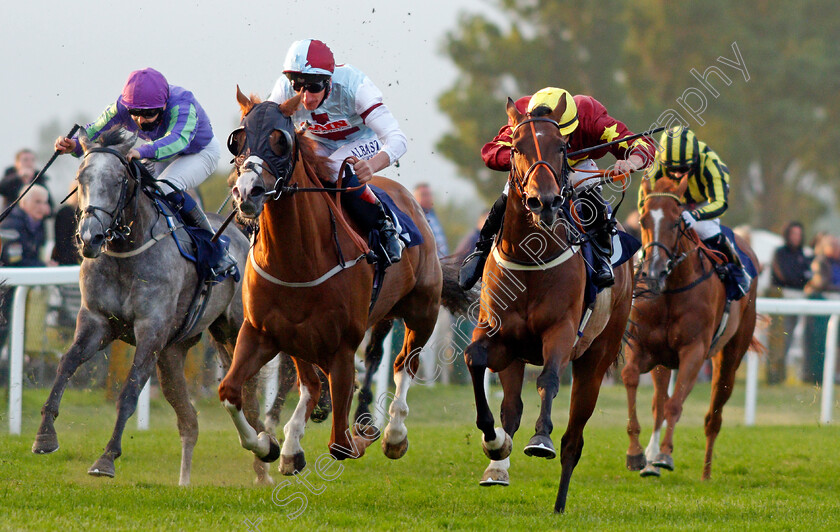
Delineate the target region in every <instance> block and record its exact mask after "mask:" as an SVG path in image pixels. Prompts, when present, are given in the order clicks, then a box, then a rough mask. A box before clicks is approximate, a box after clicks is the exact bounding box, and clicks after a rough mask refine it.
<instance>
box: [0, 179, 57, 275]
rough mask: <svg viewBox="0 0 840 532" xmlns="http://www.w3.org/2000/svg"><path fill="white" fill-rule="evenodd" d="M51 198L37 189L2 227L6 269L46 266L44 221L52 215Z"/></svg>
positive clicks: (12, 213)
mask: <svg viewBox="0 0 840 532" xmlns="http://www.w3.org/2000/svg"><path fill="white" fill-rule="evenodd" d="M48 198H49V193H48V192H47V189H45V188H44V187H42V186H41V185H35V186H34V187H32V190H30V191H29V193H28V194H27V195H26V196H24V197H23V199H21V200H20V203H19V204H18V205H17V207H15V208H14V209H12V212H11V213H10V214H9V217H8V218H6V219H5V220H3V223H2V224H0V233H2V236H3V250H2V252H0V261H2V263H3V265H4V266H45V264H44V263H43V261H41V257H40V253H41V248H43V247H44V244H45V243H46V240H47V236H46V231H45V227H44V218H46V217H47V216H49V214H50V205H49V202H48V201H49V199H48Z"/></svg>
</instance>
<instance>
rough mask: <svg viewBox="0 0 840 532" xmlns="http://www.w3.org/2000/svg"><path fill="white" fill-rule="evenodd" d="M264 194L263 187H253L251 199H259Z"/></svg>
mask: <svg viewBox="0 0 840 532" xmlns="http://www.w3.org/2000/svg"><path fill="white" fill-rule="evenodd" d="M263 194H265V187H261V186H259V185H257V186H255V187H254V188H252V189H251V197H252V198H259V197H262V196H263Z"/></svg>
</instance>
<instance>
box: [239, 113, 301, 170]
mask: <svg viewBox="0 0 840 532" xmlns="http://www.w3.org/2000/svg"><path fill="white" fill-rule="evenodd" d="M242 130H244V131H245V146H238V145H237V142H236V140H235V139H234V136H235V135H236V133H237V132H239V131H242ZM274 131H279V132H280V133H281V134H282V136H283V138H284V139H285V140H284V143H285V148H286V149H284V150H281V151H282V154H281V155H277V154H276V153H274V150H272V149H271V133H272V132H274ZM294 131H295V130H294V126H293V125H292V119H291V118H289V117H288V116H285V115H284V114H283V113H281V112H280V109H279V108H278V106H277V104H276V103H273V102H262V103H259V104H257V105H255V106H254V108H253V109H252V110H251V111H250V112H249V113H248V114H247V115H245V116H244V117H243V118H242V122H241V125H240V127H239V128H237V129H235V130H234V131H233V132H232V133H231V134H230V136H229V137H228V142H227V144H228V149H229V150H230V152H231V153H232V154H233V155H235V156H239V155H241V154H250V155H256V156H257V157H259V158H260V159H262V160H263V161H264V162H265V163H266V164H267V165H268V167H269V168H270V169H271V172H272V173H273V174H274V177H275V178H276V179H278V180H281V179H284V178H286V177H288V176H290V175H291V173H292V170H293V169H294V164H295V152H296V151H297V150H296V148H297V145H296V143H295V133H294Z"/></svg>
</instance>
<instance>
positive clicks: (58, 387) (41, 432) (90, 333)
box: [32, 309, 113, 454]
mask: <svg viewBox="0 0 840 532" xmlns="http://www.w3.org/2000/svg"><path fill="white" fill-rule="evenodd" d="M76 323H77V324H78V326H77V328H76V335H75V339H74V340H73V345H71V346H70V349H69V350H68V351H67V353H65V354H64V356H63V357H61V362H59V364H58V371H56V375H55V381H54V382H53V385H52V389H51V390H50V395H49V397H47V400H46V402H45V403H44V406H43V407H42V408H41V425H40V427H38V433H37V434H36V435H35V442H34V443H33V444H32V452H33V453H36V454H47V453H52V452H55V451H57V450H58V435H57V434H56V432H55V425H54V422H55V418H57V417H58V407H59V405H60V404H61V397H62V396H63V395H64V390H65V388H66V387H67V383H68V381H69V380H70V377H72V376H73V374H74V373H75V372H76V370H77V369H78V368H79V366H81V365H82V364H84V363H85V362H87V361H88V360H90V358H91V357H92V356H93V355H94V354H96V351H97V350H98V349H99V348H100V347H101V346H103V345H107V344H108V343H110V342H111V341H113V337H112V335H111V331H110V328H109V327H108V324H107V323H106V322H105V321H104V320H100V319H98V316H94V315H93V314H91V313H90V312H88V311H86V310H84V309H82V310H81V311H80V313H79V318H78V319H77V320H76Z"/></svg>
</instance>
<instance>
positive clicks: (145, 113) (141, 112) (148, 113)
mask: <svg viewBox="0 0 840 532" xmlns="http://www.w3.org/2000/svg"><path fill="white" fill-rule="evenodd" d="M162 112H163V109H162V108H160V107H157V108H155V109H129V110H128V114H130V115H131V116H139V117H141V118H154V117H156V116H157V115H159V114H160V113H162Z"/></svg>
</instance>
